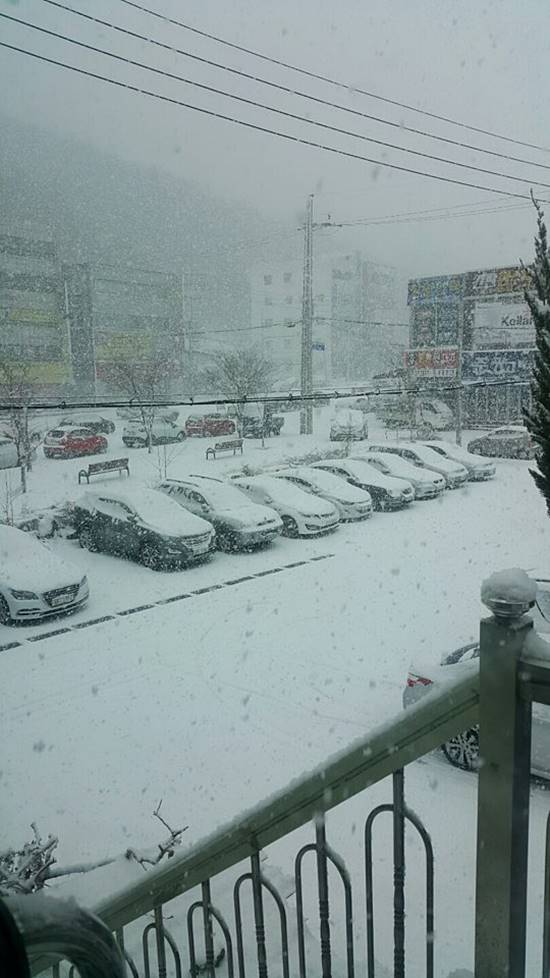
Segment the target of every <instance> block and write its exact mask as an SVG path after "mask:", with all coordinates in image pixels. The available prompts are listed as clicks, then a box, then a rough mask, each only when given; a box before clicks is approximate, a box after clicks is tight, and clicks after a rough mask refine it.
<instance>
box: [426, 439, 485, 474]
mask: <svg viewBox="0 0 550 978" xmlns="http://www.w3.org/2000/svg"><path fill="white" fill-rule="evenodd" d="M424 444H425V445H427V446H428V448H433V450H434V452H437V453H438V455H442V456H443V458H448V459H450V460H451V462H458V463H459V464H460V465H463V466H464V468H465V469H467V470H468V478H469V480H470V482H485V481H486V480H487V479H493V478H494V476H495V473H496V466H495V464H494V462H483V461H482V460H481V459H480V458H479V456H478V455H473V454H472V453H471V452H469V451H468V450H467V449H466V448H462V446H461V445H454V444H453V443H452V442H449V441H426V442H424Z"/></svg>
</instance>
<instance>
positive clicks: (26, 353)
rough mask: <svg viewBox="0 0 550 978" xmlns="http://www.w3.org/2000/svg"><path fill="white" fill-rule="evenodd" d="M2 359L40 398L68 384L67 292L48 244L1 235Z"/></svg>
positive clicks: (0, 335)
mask: <svg viewBox="0 0 550 978" xmlns="http://www.w3.org/2000/svg"><path fill="white" fill-rule="evenodd" d="M0 358H1V359H2V361H3V362H4V363H5V364H6V365H9V366H10V367H12V368H13V369H14V370H15V371H16V376H17V372H19V376H20V377H21V379H23V374H24V375H25V380H26V381H28V382H29V383H31V384H32V385H33V387H34V388H35V390H36V392H37V394H40V395H41V396H48V395H49V394H51V395H53V396H55V395H59V394H61V393H63V392H65V391H66V390H67V389H68V387H70V385H71V383H72V370H71V355H70V334H69V330H68V324H67V317H66V307H65V289H64V283H63V277H62V275H61V269H60V265H59V262H58V259H57V253H56V248H55V244H54V242H53V241H51V240H47V239H44V238H30V237H24V236H21V235H16V234H3V235H0Z"/></svg>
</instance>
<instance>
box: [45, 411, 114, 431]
mask: <svg viewBox="0 0 550 978" xmlns="http://www.w3.org/2000/svg"><path fill="white" fill-rule="evenodd" d="M77 425H78V427H79V428H87V429H88V431H93V433H94V435H112V434H113V431H114V430H115V428H116V425H115V423H114V421H110V420H109V418H101V417H97V416H96V415H90V416H88V415H86V416H84V415H82V416H79V417H73V418H62V419H61V421H60V422H59V427H60V428H74V427H76V426H77Z"/></svg>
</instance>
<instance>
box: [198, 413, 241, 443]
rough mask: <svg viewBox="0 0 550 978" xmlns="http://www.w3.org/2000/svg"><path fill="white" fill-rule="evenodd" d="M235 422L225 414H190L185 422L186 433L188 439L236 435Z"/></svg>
mask: <svg viewBox="0 0 550 978" xmlns="http://www.w3.org/2000/svg"><path fill="white" fill-rule="evenodd" d="M235 431H236V425H235V422H234V421H233V420H232V419H231V418H228V417H227V415H225V414H190V415H189V417H188V418H187V420H186V422H185V433H186V435H187V437H188V438H192V437H193V436H195V435H198V436H199V437H200V438H206V437H211V438H215V437H219V436H220V435H234V434H235Z"/></svg>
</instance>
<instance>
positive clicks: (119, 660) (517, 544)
mask: <svg viewBox="0 0 550 978" xmlns="http://www.w3.org/2000/svg"><path fill="white" fill-rule="evenodd" d="M66 464H67V465H68V464H69V463H66ZM77 464H78V463H72V465H73V467H74V466H75V465H77ZM549 544H550V524H549V523H548V521H547V518H546V515H545V510H544V504H543V502H542V500H541V499H540V498H539V497H538V495H537V493H536V491H535V489H534V487H533V485H532V480H531V479H530V476H529V474H528V471H527V467H526V465H525V463H521V462H501V463H499V464H498V470H497V478H496V480H494V481H493V482H489V483H485V484H479V485H471V484H470V485H468V486H467V488H465V489H464V490H458V491H454V492H447V493H445V494H444V497H443V498H442V499H440V500H438V501H430V502H422V503H416V504H414V505H413V506H412V507H411V508H410V509H409V510H407V511H405V512H399V513H395V514H376V515H375V516H374V517H373V518H372V519H371V520H370V521H368V522H367V523H364V524H358V525H357V524H356V525H348V526H342V527H340V528H339V530H338V531H337V532H336V533H334V534H332V535H330V536H328V537H325V538H323V539H318V540H308V541H299V540H287V539H280V540H279V541H278V542H277V543H276V544H275V545H274V546H273V547H272V548H270V549H269V550H266V551H260V552H257V553H253V554H242V555H225V554H219V555H217V556H216V558H215V559H214V560H213V561H212V562H210V563H209V564H206V565H203V566H201V567H197V568H194V569H192V570H187V571H181V572H175V573H166V574H163V573H155V572H152V571H149V570H147V569H145V568H143V567H140V566H138V565H136V564H132V563H130V562H126V561H121V560H118V559H116V558H113V557H109V556H106V555H98V554H89V553H87V552H86V551H82V550H80V548H79V547H78V545H77V544H76V543H74V542H71V541H62V540H58V541H55V542H54V544H53V546H54V547H56V548H59V550H60V551H61V552H63V553H64V554H66V555H67V556H68V555H70V557H71V559H72V560H73V561H74V562H75V563H77V564H78V565H79V566H81V567H82V569H83V571H84V570H86V571H87V573H88V576H89V580H90V586H91V595H92V596H91V599H90V604H89V606H88V607H87V608H86V609H83V610H82V611H81V612H80V613H79V614H78V616H74V617H73V618H70V619H68V620H60V621H59V622H56V623H52V622H49V623H47V624H45V625H41V626H33V627H31V628H24V629H23V628H17V629H13V628H11V629H7V628H1V629H0V633H1V634H0V645H2V644H4V643H6V642H8V641H10V640H11V641H18V642H21V643H22V644H20V645H19V646H18V647H16V648H12V649H9V650H7V651H5V652H2V653H1V654H0V689H1V697H2V703H3V706H2V716H3V736H2V744H3V747H2V763H1V765H0V767H1V768H2V777H1V785H2V799H3V803H2V816H3V826H4V838H5V840H6V842H9V843H11V844H14V843H17V842H21V841H23V839H24V838H26V836H27V835H28V825H29V823H30V822H31V821H32V820H33V819H37V820H38V821H39V825H40V829H41V831H42V832H43V833H47V832H48V831H52V832H55V833H56V834H58V835H59V836H60V838H61V844H60V859H62V860H63V861H64V862H70V861H72V860H75V859H78V860H80V859H86V858H95V857H99V856H101V855H103V854H104V853H110V852H114V851H115V852H116V851H118V850H123V849H124V848H125V847H126V846H127V845H128V844H129V843H130V841H131V843H132V844H133V845H138V846H139V845H146V844H150V842H151V840H152V838H153V837H154V834H155V829H154V825H153V823H152V821H151V812H152V810H153V809H154V807H155V806H156V804H157V803H158V800H159V799H160V798H163V799H164V803H163V811H164V813H165V815H166V817H168V818H169V819H170V820H171V821H172V822H175V823H176V822H177V823H180V822H185V823H186V822H188V823H189V826H190V828H189V833H188V835H189V840H190V841H191V840H196V839H197V838H198V837H200V836H202V835H203V834H204V833H205V832H207V831H209V830H211V829H212V828H214V827H215V826H217V825H219V824H220V823H221V822H222V821H226V820H227V819H228V818H229V817H231V816H233V815H235V814H237V813H238V812H240V811H241V810H242V809H243V808H245V807H247V806H248V805H250V804H252V803H254V802H256V801H258V800H260V799H261V798H262V797H264V796H265V795H266V794H268V793H269V792H271V791H272V790H274V789H276V788H280V787H282V786H283V785H284V784H286V783H287V782H288V781H289V780H290V779H291V778H292V777H294V776H296V775H298V774H300V773H301V772H302V771H304V770H305V769H307V768H309V767H311V766H312V765H314V764H317V763H319V762H321V761H322V760H323V759H324V758H326V756H327V755H328V754H330V753H332V752H334V751H335V750H337V749H339V748H341V747H343V746H344V745H345V744H346V743H348V742H349V741H350V740H351V739H353V738H354V737H355V736H357V735H358V734H361V733H364V731H365V730H367V729H368V728H369V727H370V726H372V725H373V724H375V723H377V722H379V721H380V720H383V719H385V718H387V717H388V716H390V715H391V714H392V713H394V712H395V711H398V710H399V709H400V708H401V691H402V687H403V682H404V678H405V675H406V671H407V666H408V664H409V661H410V659H411V658H412V657H414V656H417V655H419V654H422V656H423V657H424V658H426V657H433V658H434V660H435V659H439V657H440V655H441V653H442V652H443V651H445V650H448V649H451V648H453V647H454V646H456V645H458V644H461V643H464V642H467V641H469V640H470V639H472V638H473V637H474V636H475V635H476V633H477V630H478V622H479V616H480V612H481V607H480V604H479V588H480V583H481V580H482V579H483V578H484V577H485V576H486V575H487V574H488V573H490V572H491V571H493V570H495V569H499V568H503V567H506V566H511V565H516V566H517V565H519V566H523V567H525V568H537V569H542V568H544V567H545V566H547V564H548V561H547V554H548V552H549ZM318 557H321V558H324V559H320V560H318V559H315V558H318ZM302 562H303V563H302ZM289 565H291V566H289ZM292 565H293V566H292ZM268 571H269V572H270V573H267V572H268ZM239 578H245V580H241V581H240V582H239V583H235V579H239ZM212 587H214V589H213V590H211V588H212ZM197 592H200V593H197ZM180 594H188V595H189V597H186V598H182V599H181V600H177V601H173V602H171V601H168V602H166V599H167V598H170V597H176V596H178V595H180ZM158 601H161V602H164V603H160V604H159V603H157V604H155V603H154V602H158ZM143 604H149V605H151V604H152V605H153V606H152V607H148V608H145V609H142V610H137V611H135V613H132V614H123V612H125V611H128V610H129V609H133V608H136V607H138V608H139V606H141V605H143ZM106 615H109V616H113V617H111V618H109V619H108V620H106V621H104V622H99V623H96V624H93V625H90V626H88V627H78V628H75V627H74V626H78V625H83V624H84V622H85V621H88V620H90V619H96V618H100V617H103V616H106ZM57 627H68V628H69V629H70V630H69V631H67V632H66V633H63V634H59V635H56V636H53V637H45V638H42V639H41V640H39V641H31V640H30V639H36V638H37V637H38V636H39V635H40V634H41V633H44V632H48V631H51V630H53V629H56V628H57ZM15 745H16V749H11V748H12V747H14V748H15ZM8 748H9V749H8ZM407 781H408V786H409V791H410V803H411V804H412V806H413V807H414V808H416V809H417V810H418V811H419V813H420V814H421V815H422V816H423V817H424V818H425V820H426V822H427V825H428V828H429V830H430V831H431V832H432V834H433V836H434V842H435V846H436V855H437V858H438V860H439V863H438V867H439V868H438V874H439V875H438V879H439V883H438V899H439V901H440V904H439V906H440V908H441V907H443V908H444V913H443V912H442V911H441V910H440V911H439V913H440V917H439V920H440V921H441V924H440V926H441V933H440V935H439V937H440V940H442V941H443V942H444V945H445V947H446V961H447V960H448V963H449V969H450V967H451V965H452V966H454V967H458V966H460V965H461V966H464V965H465V964H468V958H467V954H468V953H469V952H468V951H467V947H468V942H469V940H470V938H471V923H472V922H471V912H470V910H469V911H468V912H467V913H464V914H461V918H460V919H461V925H460V927H455V926H454V923H453V921H452V910H453V907H454V906H455V905H458V904H461V903H463V904H465V905H466V906H467V907H468V908H470V909H471V901H472V897H473V892H472V883H471V876H470V870H471V865H472V860H473V853H474V838H475V779H474V778H473V777H470V776H469V775H465V774H462V773H461V772H457V771H455V770H453V769H451V768H449V767H448V766H446V765H445V764H444V762H443V761H442V760H441V759H439V758H435V757H434V758H428V759H426V760H425V761H424V762H421V763H419V764H416V765H413V767H412V768H411V769H410V771H409V773H408V775H407ZM388 792H389V785H382V786H379V787H377V788H376V789H375V790H373V791H371V792H369V797H368V798H361V799H356V800H355V801H354V802H353V803H350V805H349V806H343V808H342V810H341V811H338V812H335V813H333V814H332V815H331V818H330V820H329V827H330V831H331V832H332V833H333V834H332V841H333V843H334V844H335V845H336V847H337V848H340V849H341V850H342V852H343V853H344V855H347V854H348V849H350V847H351V842H352V837H353V835H354V832H355V825H356V821H357V817H358V812H361V813H362V814H363V815H364V814H365V813H366V812H367V811H368V809H369V808H370V807H371V804H374V803H375V802H376V801H377V800H379V798H381V797H384V798H386V799H387V796H388ZM548 807H549V806H548V801H547V795H546V794H545V793H544V792H542V791H541V790H540V789H537V788H536V789H534V811H533V818H534V825H535V828H536V832H535V837H534V838H535V840H536V839H537V838H538V839H539V843H538V844H539V845H540V846H542V825H543V818H544V816H545V814H546V811H547V810H548ZM533 844H534V845H535V842H534V843H533ZM382 850H383V852H385V850H386V846H382ZM350 851H351V849H350ZM535 855H536V853H535ZM355 858H356V857H355ZM413 858H414V857H413ZM385 859H386V856H385V855H383V856H382V862H381V864H380V865H381V867H382V868H383V867H384V866H386V863H385V862H384V860H385ZM538 861H540V856H539V860H538ZM441 866H443V867H444V872H443V873H442V870H441ZM287 868H288V867H287ZM386 869H388V867H387V866H386ZM356 871H357V874H358V875H359V876H360V866H359V865H357V870H356ZM354 872H355V871H354ZM535 880H536V882H535V890H536V891H537V893H538V891H539V890H540V872H539V876H538V877H535ZM388 885H389V876H388ZM411 886H412V893H413V894H414V893H415V891H416V885H415V884H414V883H412V884H411ZM382 892H384V891H382ZM539 896H540V893H539ZM533 899H534V898H533ZM534 919H536V920H538V919H539V918H538V914H535V917H534ZM465 955H466V958H465ZM379 956H380V957H381V958H382V960H386V958H387V954H382V953H380V955H379Z"/></svg>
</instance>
